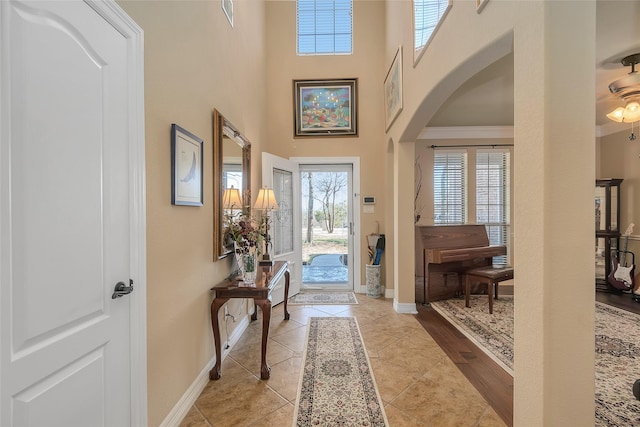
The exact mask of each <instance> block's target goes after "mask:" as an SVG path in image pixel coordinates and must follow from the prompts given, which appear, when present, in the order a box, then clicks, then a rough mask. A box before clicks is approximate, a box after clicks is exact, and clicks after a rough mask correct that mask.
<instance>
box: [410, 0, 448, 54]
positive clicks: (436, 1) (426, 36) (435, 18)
mask: <svg viewBox="0 0 640 427" xmlns="http://www.w3.org/2000/svg"><path fill="white" fill-rule="evenodd" d="M449 7H450V3H449V0H413V29H414V50H415V52H414V57H417V56H418V54H419V53H420V51H421V50H422V48H423V47H425V46H426V45H427V43H429V40H430V39H431V36H432V35H433V33H434V32H435V30H436V28H437V27H438V24H439V23H440V21H441V20H442V18H443V16H444V14H445V12H446V11H447V10H449Z"/></svg>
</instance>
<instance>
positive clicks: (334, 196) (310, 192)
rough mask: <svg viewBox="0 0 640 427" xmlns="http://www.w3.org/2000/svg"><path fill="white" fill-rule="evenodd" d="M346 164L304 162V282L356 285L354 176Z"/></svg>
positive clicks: (324, 285) (307, 285)
mask: <svg viewBox="0 0 640 427" xmlns="http://www.w3.org/2000/svg"><path fill="white" fill-rule="evenodd" d="M344 169H345V165H300V177H301V185H300V187H301V196H302V198H301V205H302V206H301V213H302V230H301V238H302V286H303V287H304V288H334V289H345V288H352V285H351V283H350V274H349V273H350V272H349V262H348V260H349V241H350V234H349V231H350V229H349V228H350V227H349V226H350V222H351V220H350V207H349V203H348V201H349V197H348V195H349V194H350V192H349V188H350V181H351V180H350V176H349V171H346V170H344Z"/></svg>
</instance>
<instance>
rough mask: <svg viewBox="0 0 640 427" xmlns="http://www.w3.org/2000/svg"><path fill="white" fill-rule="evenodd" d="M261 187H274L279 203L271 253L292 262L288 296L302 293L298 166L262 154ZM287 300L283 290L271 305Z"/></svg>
mask: <svg viewBox="0 0 640 427" xmlns="http://www.w3.org/2000/svg"><path fill="white" fill-rule="evenodd" d="M262 185H263V186H267V187H269V188H273V191H274V193H275V196H276V201H277V202H278V210H277V211H276V212H272V213H271V216H272V218H271V227H270V229H269V232H270V234H271V241H272V242H273V248H271V250H270V252H271V253H272V254H273V259H275V260H283V261H288V262H289V270H290V273H291V284H290V286H289V296H293V295H295V294H297V293H299V292H300V283H301V282H302V249H301V247H300V238H299V237H300V236H299V235H298V234H297V233H296V230H300V213H299V209H298V208H297V206H299V205H300V174H299V173H298V163H297V162H293V161H291V160H288V159H284V158H282V157H278V156H274V155H273V154H270V153H264V152H263V153H262ZM282 301H284V290H281V291H280V290H278V291H277V292H274V293H273V295H272V301H271V302H272V304H273V305H276V304H279V303H281V302H282Z"/></svg>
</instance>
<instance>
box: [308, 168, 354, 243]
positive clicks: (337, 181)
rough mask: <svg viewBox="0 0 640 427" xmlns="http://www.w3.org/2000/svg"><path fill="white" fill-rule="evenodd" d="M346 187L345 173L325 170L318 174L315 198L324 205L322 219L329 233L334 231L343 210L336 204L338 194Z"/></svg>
mask: <svg viewBox="0 0 640 427" xmlns="http://www.w3.org/2000/svg"><path fill="white" fill-rule="evenodd" d="M346 187H347V176H346V174H344V173H338V172H325V173H322V174H319V175H318V176H317V181H316V183H315V189H316V190H317V193H315V194H314V196H315V197H314V199H315V200H317V201H318V202H320V204H321V206H322V214H323V215H322V216H323V218H322V220H323V221H324V224H325V227H326V230H327V233H329V234H331V233H333V230H334V228H335V225H336V219H337V218H336V217H337V214H338V213H340V212H342V211H343V210H341V209H339V206H338V204H336V195H337V194H338V193H339V192H340V191H342V190H343V189H344V188H346ZM316 194H317V195H316Z"/></svg>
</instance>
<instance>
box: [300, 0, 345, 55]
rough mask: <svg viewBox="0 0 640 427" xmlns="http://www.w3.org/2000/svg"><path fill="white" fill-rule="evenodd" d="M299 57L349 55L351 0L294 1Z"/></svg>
mask: <svg viewBox="0 0 640 427" xmlns="http://www.w3.org/2000/svg"><path fill="white" fill-rule="evenodd" d="M296 9H297V10H296V11H297V41H298V43H297V45H298V55H340V54H347V55H348V54H351V53H352V32H353V19H352V12H353V5H352V0H297V1H296Z"/></svg>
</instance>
